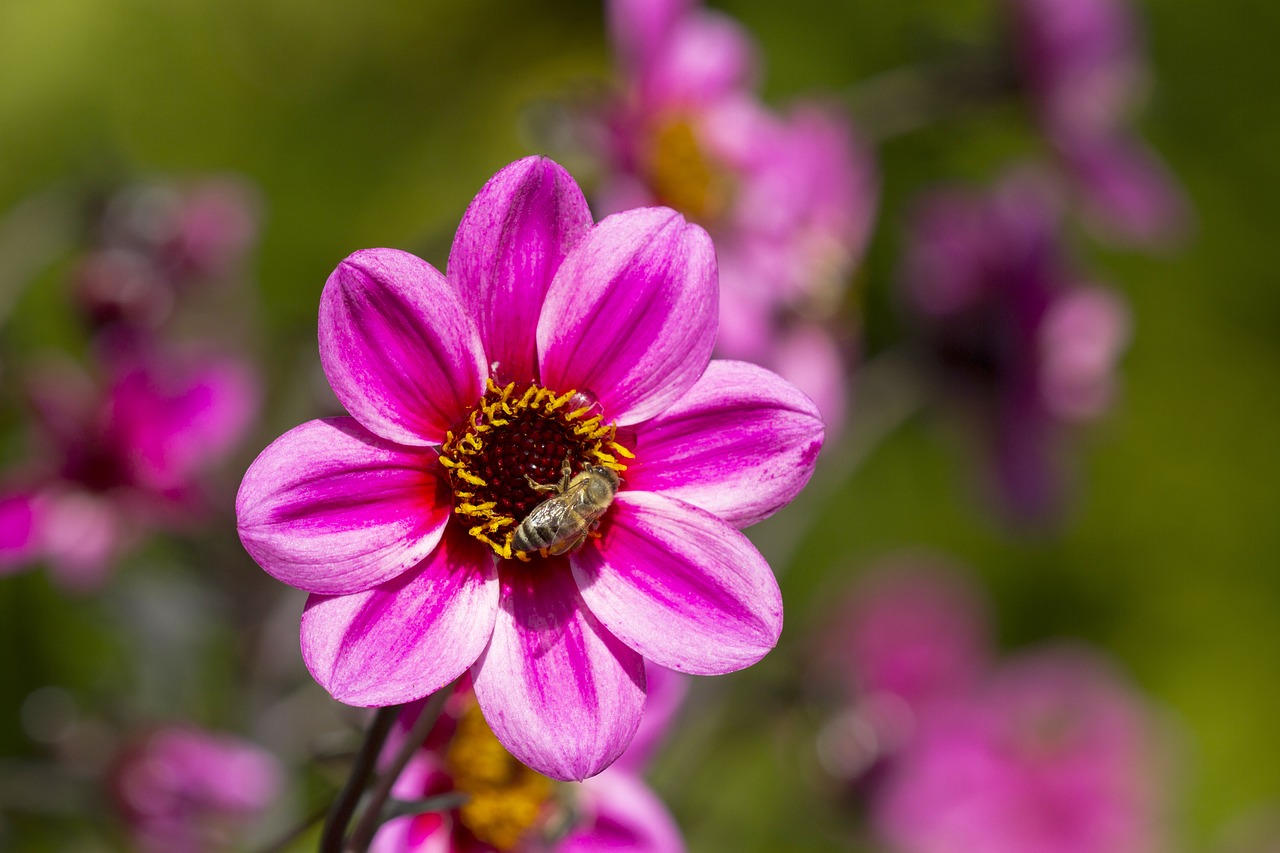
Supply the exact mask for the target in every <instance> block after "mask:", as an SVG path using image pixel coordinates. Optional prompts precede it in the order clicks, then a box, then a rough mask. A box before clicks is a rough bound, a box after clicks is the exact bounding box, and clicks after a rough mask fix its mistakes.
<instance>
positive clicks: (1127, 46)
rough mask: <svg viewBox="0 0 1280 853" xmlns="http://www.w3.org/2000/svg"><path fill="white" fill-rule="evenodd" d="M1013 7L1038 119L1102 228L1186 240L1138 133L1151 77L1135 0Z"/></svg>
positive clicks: (1031, 0) (1172, 191)
mask: <svg viewBox="0 0 1280 853" xmlns="http://www.w3.org/2000/svg"><path fill="white" fill-rule="evenodd" d="M1007 3H1008V8H1009V10H1010V15H1011V18H1012V20H1013V24H1014V33H1015V37H1016V39H1017V45H1016V47H1017V52H1018V58H1019V60H1020V63H1021V67H1022V72H1023V77H1024V79H1025V81H1026V85H1027V88H1028V90H1029V92H1030V94H1031V96H1032V99H1033V102H1034V105H1035V108H1036V112H1037V113H1038V116H1039V119H1040V122H1041V124H1042V126H1043V127H1044V130H1045V133H1046V135H1047V136H1048V139H1049V142H1050V143H1051V144H1052V145H1053V146H1054V147H1055V148H1056V149H1057V151H1058V153H1059V155H1060V157H1061V160H1062V163H1063V165H1064V167H1065V169H1066V171H1067V173H1068V174H1069V175H1070V177H1071V178H1072V180H1073V182H1074V183H1075V185H1076V186H1077V188H1078V189H1079V191H1080V193H1081V196H1082V198H1083V201H1084V202H1085V205H1086V208H1087V209H1088V211H1089V213H1090V214H1091V215H1092V218H1093V220H1094V221H1095V223H1096V224H1097V225H1098V226H1099V227H1100V229H1101V230H1102V231H1103V232H1104V233H1106V234H1109V235H1111V236H1113V237H1115V238H1118V239H1122V240H1126V241H1129V242H1135V243H1143V244H1153V243H1160V242H1168V241H1171V240H1173V239H1175V238H1177V237H1179V236H1181V235H1182V233H1183V232H1184V231H1185V229H1186V225H1187V220H1188V218H1189V212H1188V208H1187V204H1186V202H1185V200H1184V199H1183V197H1182V191H1181V190H1180V189H1179V187H1178V184H1177V182H1176V181H1175V179H1174V178H1173V176H1172V175H1170V174H1169V172H1168V170H1167V169H1166V168H1165V167H1164V165H1163V164H1162V163H1161V162H1160V160H1159V158H1158V157H1157V156H1156V155H1155V153H1154V152H1152V151H1151V150H1149V149H1148V148H1147V147H1146V146H1145V145H1144V144H1143V143H1142V141H1141V140H1140V138H1139V136H1138V134H1137V132H1136V131H1135V130H1134V129H1133V127H1132V119H1133V114H1134V112H1135V111H1136V109H1137V107H1138V105H1139V102H1140V101H1141V100H1142V96H1143V94H1144V91H1145V89H1146V88H1147V69H1146V66H1145V62H1144V60H1143V58H1142V55H1141V47H1140V44H1139V33H1138V29H1139V27H1138V22H1137V20H1136V19H1135V15H1134V10H1133V9H1132V8H1131V6H1130V5H1129V3H1128V0H1007Z"/></svg>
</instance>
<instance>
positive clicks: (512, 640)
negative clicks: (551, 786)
mask: <svg viewBox="0 0 1280 853" xmlns="http://www.w3.org/2000/svg"><path fill="white" fill-rule="evenodd" d="M500 577H501V581H502V603H501V607H500V609H499V612H498V621H497V624H496V625H495V626H494V629H493V639H492V640H491V641H490V643H489V648H488V649H487V650H486V651H485V653H484V655H483V656H482V657H481V658H480V660H479V662H478V663H477V664H476V666H475V667H474V668H473V669H472V675H473V677H474V679H475V691H476V699H477V700H478V701H479V702H480V710H481V711H482V712H483V713H484V718H485V720H486V721H487V722H488V723H489V727H490V728H491V729H493V733H494V734H495V735H497V736H498V740H500V741H501V742H502V745H503V746H505V747H506V748H507V751H509V752H510V753H511V754H512V755H514V756H515V757H516V758H518V759H520V760H521V761H523V762H524V763H525V764H527V765H529V766H530V767H532V768H533V769H534V770H537V771H538V772H539V773H543V774H545V775H547V776H551V777H552V778H555V779H563V780H566V781H568V780H575V779H577V780H580V779H585V778H586V777H588V776H594V775H595V774H596V773H599V772H600V771H601V770H603V769H604V768H606V767H608V766H609V765H610V764H611V763H612V762H613V760H614V759H616V758H617V757H618V756H619V755H621V754H622V751H623V750H624V749H626V747H627V744H628V743H630V742H631V738H632V737H634V736H635V733H636V728H637V727H638V726H639V724H640V716H641V714H642V713H643V711H644V693H645V681H644V661H643V660H642V659H641V657H640V656H639V655H638V654H636V653H635V652H633V651H632V650H631V649H629V648H627V647H626V646H625V645H623V644H622V643H620V642H619V641H618V640H617V639H616V638H615V637H613V636H612V635H611V634H610V633H609V632H608V631H606V630H605V629H604V628H603V627H601V625H600V623H599V622H598V621H597V620H596V618H595V616H593V615H592V614H591V612H590V611H589V610H588V609H587V608H586V607H585V606H584V605H583V603H582V599H581V597H580V596H579V595H578V590H577V588H576V586H575V584H574V580H573V577H572V576H571V574H570V572H569V567H568V566H566V565H565V564H564V561H563V560H561V559H549V560H544V561H542V562H541V563H539V564H537V565H533V566H525V565H523V564H517V563H509V562H508V563H503V564H502V566H501V569H500Z"/></svg>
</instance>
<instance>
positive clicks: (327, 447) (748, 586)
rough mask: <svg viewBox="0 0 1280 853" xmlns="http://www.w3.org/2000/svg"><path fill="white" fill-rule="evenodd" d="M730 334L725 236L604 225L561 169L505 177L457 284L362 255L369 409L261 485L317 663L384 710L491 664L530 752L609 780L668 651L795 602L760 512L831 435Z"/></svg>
mask: <svg viewBox="0 0 1280 853" xmlns="http://www.w3.org/2000/svg"><path fill="white" fill-rule="evenodd" d="M715 335H716V262H715V253H714V250H713V248H712V245H711V240H710V238H709V237H708V236H707V234H706V232H705V231H703V230H702V229H701V228H699V227H697V226H695V225H691V224H688V223H686V222H685V220H684V219H683V218H682V217H681V216H680V215H679V214H678V213H676V212H675V211H672V210H667V209H663V208H648V209H640V210H631V211H627V212H625V213H619V214H616V215H614V216H610V217H608V218H606V219H604V220H602V221H601V222H599V223H598V224H595V225H593V224H592V221H591V215H590V212H589V211H588V209H587V205H586V201H585V199H584V198H583V196H582V193H581V191H580V190H579V189H578V187H577V185H576V184H575V183H574V181H573V179H572V178H571V177H570V176H569V175H568V173H567V172H565V171H564V170H563V169H562V168H561V167H560V166H558V165H557V164H555V163H553V162H551V161H549V160H545V159H541V158H529V159H525V160H521V161H519V162H517V163H513V164H511V165H510V166H508V167H506V168H504V169H503V170H502V171H500V172H499V173H498V174H497V175H495V176H494V177H493V179H492V180H490V181H489V183H488V184H486V185H485V187H484V188H483V189H482V190H481V191H480V194H479V195H478V196H477V197H476V198H475V200H474V201H473V202H472V203H471V206H470V207H469V208H468V210H467V212H466V215H465V216H464V217H463V219H462V223H461V224H460V225H459V227H458V233H457V236H456V237H455V238H454V243H453V249H452V251H451V253H450V256H449V264H448V270H447V276H446V275H441V274H440V273H439V272H437V271H436V270H435V269H434V268H432V267H431V266H430V265H429V264H427V263H426V262H425V261H422V260H420V259H418V258H416V257H414V256H413V255H409V254H407V253H405V252H400V251H396V250H393V249H370V250H366V251H361V252H357V253H355V254H354V255H351V256H350V257H349V258H347V259H346V260H345V261H343V262H342V263H341V264H340V265H339V266H338V268H337V269H336V270H335V271H334V273H333V274H332V275H331V276H330V277H329V280H328V283H327V284H326V285H325V289H324V292H323V294H322V296H321V300H320V359H321V363H322V364H323V366H324V370H325V373H326V375H327V376H328V378H329V382H330V384H331V385H332V386H333V389H334V391H335V392H336V394H337V396H338V399H339V400H341V401H342V403H343V404H344V405H345V406H346V408H347V410H348V411H349V412H350V413H351V417H343V418H332V419H327V420H318V421H311V422H310V423H306V424H303V425H302V426H299V427H297V428H295V429H293V430H292V431H290V432H288V433H286V434H285V435H284V436H282V437H281V438H279V439H278V440H277V441H276V442H275V443H274V444H272V445H271V446H270V447H268V448H267V449H266V450H265V451H263V453H262V455H261V456H259V457H258V459H257V460H256V461H255V462H254V463H253V465H252V466H251V467H250V468H249V470H248V472H247V473H246V474H245V477H244V482H243V483H242V484H241V487H240V494H239V497H238V498H237V502H236V511H237V515H238V516H239V529H240V537H241V541H243V543H244V545H245V547H246V548H247V549H248V551H249V553H250V554H251V555H252V556H253V557H254V559H255V560H257V561H258V563H259V565H261V566H262V567H263V568H264V569H265V570H266V571H267V572H268V573H270V574H271V575H273V576H274V577H276V578H278V579H279V580H281V581H283V582H285V583H288V584H292V585H293V586H296V587H299V588H301V589H304V590H307V591H308V592H310V593H312V596H311V598H310V600H309V601H308V603H307V607H306V610H305V612H304V613H303V617H302V652H303V657H304V659H305V661H306V664H307V666H308V668H309V669H310V670H311V673H312V675H313V676H314V677H315V678H316V680H317V681H319V682H320V684H321V685H323V686H324V687H325V688H326V689H327V690H328V691H329V692H330V693H331V694H332V695H333V696H334V697H335V698H336V699H338V700H340V701H343V702H346V703H348V704H353V705H365V706H377V705H392V704H397V703H401V702H408V701H412V700H415V699H418V698H420V697H423V696H426V695H428V694H430V693H432V692H434V691H436V690H438V689H440V688H441V687H443V686H445V685H446V684H448V683H450V682H451V681H453V680H454V679H455V678H457V677H458V676H459V675H461V674H462V673H464V672H467V671H468V670H469V671H470V672H471V677H472V679H473V681H474V685H475V694H476V700H477V702H478V703H479V707H480V709H481V711H482V712H483V714H484V718H485V720H486V721H487V722H488V725H489V726H490V727H491V728H492V729H493V731H494V733H495V734H496V735H497V737H498V739H499V740H500V741H501V742H502V744H503V746H504V747H505V748H506V749H507V750H508V751H510V752H511V753H512V754H513V755H515V756H516V757H517V758H519V759H520V760H521V761H523V762H524V763H526V764H527V765H529V766H530V767H532V768H534V769H536V770H538V771H539V772H542V773H545V774H546V775H548V776H552V777H554V778H557V779H582V778H584V777H587V776H591V775H593V774H595V773H598V772H599V771H600V770H602V769H603V768H605V767H607V766H608V765H609V764H610V763H611V762H613V761H614V759H616V758H617V757H618V756H619V755H620V754H621V753H622V751H623V750H624V749H625V748H626V746H627V744H628V743H629V742H630V741H631V739H632V737H633V736H634V735H635V732H636V728H637V726H638V725H639V722H640V718H641V715H642V712H643V709H644V703H645V675H644V661H645V660H646V659H648V660H650V661H653V662H654V663H656V664H659V665H660V666H664V667H668V668H671V669H675V670H680V671H683V672H689V673H696V674H706V675H710V674H717V673H724V672H731V671H733V670H736V669H740V668H742V667H745V666H748V665H750V664H752V663H754V662H755V661H757V660H759V659H760V658H761V657H763V656H764V654H765V653H766V652H768V650H769V649H770V648H772V647H773V645H774V644H775V642H776V641H777V638H778V635H779V632H780V631H781V629H782V602H781V597H780V595H779V592H778V586H777V583H776V581H775V580H774V578H773V574H772V572H771V571H770V569H769V566H768V565H767V564H766V563H765V561H764V559H763V558H762V557H761V556H760V554H759V552H758V551H756V549H755V547H754V546H752V545H751V543H750V542H749V541H748V540H747V539H746V537H745V536H743V535H742V534H741V533H740V532H739V531H738V528H739V527H744V526H746V525H748V524H752V523H754V522H756V521H759V520H760V519H762V518H764V517H766V516H768V515H769V514H771V513H772V512H774V511H775V510H777V509H778V508H779V507H781V506H783V505H784V504H785V503H787V502H788V501H789V500H791V498H792V497H794V496H795V494H796V493H797V492H798V491H799V490H800V488H801V487H802V486H803V485H804V483H805V481H806V480H807V478H808V477H809V475H810V474H811V473H812V470H813V466H814V462H815V459H816V457H817V454H818V451H819V449H820V448H821V444H822V437H823V428H822V422H821V420H820V419H819V416H818V413H817V410H816V409H815V407H814V405H813V404H812V402H810V400H809V399H808V398H807V397H805V396H804V395H803V394H802V393H800V392H799V391H798V390H796V389H795V388H794V387H792V386H791V385H789V384H788V383H787V382H785V381H783V380H782V379H780V378H778V377H777V376H774V375H773V374H771V373H769V372H768V371H766V370H764V369H762V368H759V367H755V366H753V365H749V364H743V363H738V362H730V361H711V349H712V346H713V344H714V342H715ZM566 469H567V474H564V473H563V472H564V471H565V470H566ZM562 476H564V477H566V478H567V479H568V480H570V481H571V482H570V483H569V485H568V488H567V491H566V492H565V494H558V492H559V491H560V490H562V486H563V483H562ZM588 485H589V486H590V489H589V490H588V488H587V486H588ZM615 490H616V494H615ZM611 494H613V495H614V496H613V498H612V499H611V500H610V499H609V496H610V495H611ZM547 502H550V503H547ZM535 510H537V512H535ZM531 516H536V518H533V517H531ZM539 519H541V521H539ZM530 537H532V538H530Z"/></svg>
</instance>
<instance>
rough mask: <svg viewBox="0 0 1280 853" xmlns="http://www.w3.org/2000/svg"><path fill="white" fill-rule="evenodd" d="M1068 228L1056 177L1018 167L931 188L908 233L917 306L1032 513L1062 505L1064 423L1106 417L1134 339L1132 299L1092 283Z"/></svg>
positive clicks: (1020, 504) (993, 454)
mask: <svg viewBox="0 0 1280 853" xmlns="http://www.w3.org/2000/svg"><path fill="white" fill-rule="evenodd" d="M1061 228H1062V224H1061V216H1060V208H1059V204H1058V201H1057V199H1056V197H1055V196H1054V195H1053V194H1052V191H1051V188H1050V186H1049V184H1048V183H1046V182H1042V181H1039V180H1038V179H1037V177H1036V176H1034V175H1031V174H1027V173H1018V174H1014V175H1011V176H1009V177H1006V178H1005V179H1004V180H1002V181H1001V182H1000V183H999V184H998V185H997V186H996V187H995V188H994V189H993V190H992V191H990V192H989V193H986V194H979V193H974V192H965V191H959V190H940V191H935V192H933V193H932V194H931V195H929V196H927V197H926V198H925V199H923V200H922V201H921V202H920V203H919V205H918V206H917V209H916V211H915V215H914V216H913V218H912V219H911V222H910V224H909V228H908V232H907V246H906V249H905V260H904V269H903V275H902V284H903V290H904V295H905V302H906V307H907V309H908V312H909V313H910V315H911V318H912V320H913V321H914V322H915V323H916V325H917V327H918V331H919V334H920V336H921V340H922V342H923V345H924V347H925V349H926V351H927V353H928V355H929V358H930V361H931V364H932V366H933V368H934V369H935V371H936V373H937V375H938V379H939V384H940V386H941V387H942V388H943V389H944V390H945V392H946V393H947V394H949V395H950V396H951V397H952V398H953V399H954V400H956V401H958V402H960V403H962V404H963V405H964V406H965V407H966V408H967V409H968V410H969V412H970V414H971V415H972V416H973V420H974V421H975V422H976V424H977V426H978V428H979V435H980V436H981V441H982V442H983V443H984V444H985V445H986V447H987V450H986V455H987V456H988V458H989V459H990V460H991V462H990V467H991V471H992V474H993V480H994V482H995V485H996V491H997V495H998V496H999V497H1000V499H1001V502H1002V503H1003V505H1004V506H1005V507H1006V509H1007V510H1009V512H1010V513H1011V514H1012V516H1013V517H1015V518H1018V519H1022V520H1045V519H1048V518H1051V517H1052V516H1053V515H1054V514H1055V513H1056V512H1057V510H1058V508H1059V505H1060V502H1061V499H1062V492H1063V490H1064V486H1063V483H1062V477H1063V473H1062V471H1061V470H1060V464H1061V463H1060V461H1059V459H1058V454H1059V452H1060V446H1061V439H1062V437H1063V426H1064V425H1065V424H1067V423H1069V422H1078V421H1087V420H1091V419H1095V418H1097V417H1099V416H1100V415H1101V414H1103V413H1104V412H1105V410H1106V409H1107V407H1108V405H1109V403H1110V402H1111V400H1112V398H1113V396H1114V393H1115V384H1116V383H1115V370H1116V363H1117V361H1118V359H1119V357H1120V356H1121V355H1122V353H1123V351H1124V349H1125V347H1126V346H1127V344H1128V339H1129V316H1128V311H1127V309H1126V307H1125V305H1124V303H1123V302H1122V301H1121V300H1120V298H1119V297H1118V296H1115V295H1113V294H1111V293H1109V292H1107V291H1104V290H1102V289H1100V288H1096V287H1085V286H1083V285H1082V284H1081V282H1080V281H1079V279H1078V278H1077V277H1076V274H1075V273H1074V271H1073V270H1072V269H1071V266H1070V265H1069V263H1068V258H1067V252H1066V249H1065V246H1064V245H1063V236H1062V232H1061Z"/></svg>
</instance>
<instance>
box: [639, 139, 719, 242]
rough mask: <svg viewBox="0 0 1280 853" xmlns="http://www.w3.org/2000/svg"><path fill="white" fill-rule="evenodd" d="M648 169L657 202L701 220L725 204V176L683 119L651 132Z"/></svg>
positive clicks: (707, 217)
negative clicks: (715, 165)
mask: <svg viewBox="0 0 1280 853" xmlns="http://www.w3.org/2000/svg"><path fill="white" fill-rule="evenodd" d="M648 172H649V186H650V189H652V190H653V193H654V195H655V196H657V200H658V203H659V204H664V205H666V206H668V207H674V208H675V209H676V210H678V211H680V212H681V213H683V214H684V215H685V216H687V217H688V218H690V219H693V220H696V221H698V222H700V223H702V224H706V223H707V222H709V221H711V220H714V219H716V218H717V217H719V216H720V214H721V213H723V212H724V209H725V207H726V206H727V205H728V201H729V198H728V197H729V186H728V181H727V180H726V176H725V175H723V174H722V173H720V172H719V171H718V170H717V169H716V168H715V167H714V165H713V163H712V161H711V160H710V159H708V158H707V156H706V154H705V153H704V152H703V150H702V146H701V145H699V144H698V138H697V136H696V135H695V134H694V130H693V127H692V125H690V124H689V123H688V122H686V121H672V122H668V123H667V124H664V125H662V126H661V127H660V128H659V129H658V131H657V133H655V134H654V135H653V139H652V147H651V149H650V152H649V158H648Z"/></svg>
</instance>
